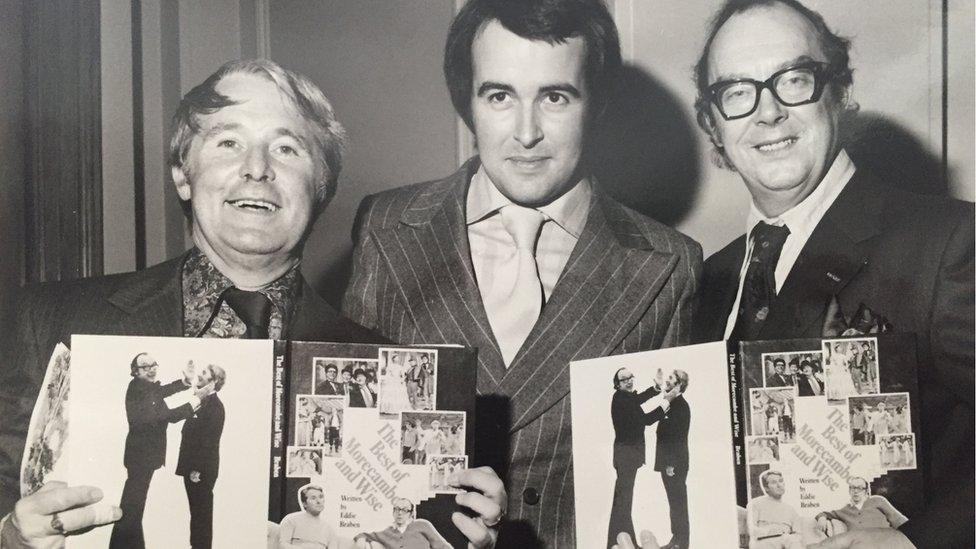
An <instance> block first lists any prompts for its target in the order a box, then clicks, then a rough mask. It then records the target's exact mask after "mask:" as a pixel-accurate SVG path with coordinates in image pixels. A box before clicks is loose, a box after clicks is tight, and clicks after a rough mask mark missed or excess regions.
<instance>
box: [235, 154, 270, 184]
mask: <svg viewBox="0 0 976 549" xmlns="http://www.w3.org/2000/svg"><path fill="white" fill-rule="evenodd" d="M269 160H270V159H269V157H268V150H267V148H266V147H253V148H251V149H248V150H247V152H246V153H245V156H244V162H243V163H242V164H241V170H240V176H241V178H242V179H252V180H254V181H265V182H267V181H274V179H275V172H274V169H273V168H272V167H271V162H270V161H269Z"/></svg>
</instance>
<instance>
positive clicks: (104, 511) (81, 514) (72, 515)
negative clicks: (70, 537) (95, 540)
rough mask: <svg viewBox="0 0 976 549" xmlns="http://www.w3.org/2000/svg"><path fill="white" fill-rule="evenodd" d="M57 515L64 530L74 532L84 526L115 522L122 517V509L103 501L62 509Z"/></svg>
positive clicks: (89, 526)
mask: <svg viewBox="0 0 976 549" xmlns="http://www.w3.org/2000/svg"><path fill="white" fill-rule="evenodd" d="M58 516H59V517H60V518H61V524H62V525H64V531H65V532H74V531H77V530H81V529H84V528H91V527H93V526H101V525H103V524H109V523H112V522H115V521H117V520H119V519H120V518H122V509H119V508H118V507H116V506H114V505H109V504H107V503H103V504H98V505H87V506H85V507H79V508H77V509H71V510H70V511H64V512H62V513H58ZM53 530H54V529H53V528H52V531H53ZM54 533H57V532H54Z"/></svg>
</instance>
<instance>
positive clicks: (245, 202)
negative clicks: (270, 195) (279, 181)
mask: <svg viewBox="0 0 976 549" xmlns="http://www.w3.org/2000/svg"><path fill="white" fill-rule="evenodd" d="M227 204H230V205H231V206H233V207H235V208H238V209H241V210H246V211H251V212H270V213H273V212H277V211H278V210H280V209H281V207H280V206H278V205H277V204H275V203H274V202H268V201H266V200H253V199H249V198H242V199H238V200H228V201H227Z"/></svg>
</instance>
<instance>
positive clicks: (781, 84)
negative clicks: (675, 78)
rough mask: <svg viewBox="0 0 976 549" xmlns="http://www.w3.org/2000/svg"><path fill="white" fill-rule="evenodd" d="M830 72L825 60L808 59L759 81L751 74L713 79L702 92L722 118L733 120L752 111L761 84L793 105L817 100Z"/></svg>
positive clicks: (743, 116) (758, 96)
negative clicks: (744, 76) (715, 80)
mask: <svg viewBox="0 0 976 549" xmlns="http://www.w3.org/2000/svg"><path fill="white" fill-rule="evenodd" d="M833 76H834V71H832V70H831V67H830V65H828V64H827V63H822V62H820V61H809V62H806V63H800V64H799V65H794V66H792V67H787V68H785V69H783V70H781V71H777V72H775V73H773V75H772V76H770V77H769V78H767V79H766V80H764V81H762V82H760V81H759V80H753V79H751V78H740V79H737V80H723V81H721V82H716V83H714V84H712V85H711V86H709V87H708V88H706V89H705V93H706V96H707V98H708V100H709V101H711V102H712V104H714V105H715V106H716V107H717V108H718V112H720V113H721V114H722V117H723V118H725V119H726V120H735V119H737V118H745V117H746V116H749V115H750V114H752V113H754V112H756V108H758V107H759V99H760V97H761V96H762V91H763V88H766V89H768V90H769V91H770V92H771V93H772V94H773V97H774V98H775V99H776V101H778V102H779V103H780V104H781V105H785V106H787V107H796V106H798V105H806V104H808V103H816V102H817V101H819V100H820V96H821V95H823V91H824V88H826V87H827V82H829V81H830V79H831V78H832V77H833Z"/></svg>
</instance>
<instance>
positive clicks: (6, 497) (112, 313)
mask: <svg viewBox="0 0 976 549" xmlns="http://www.w3.org/2000/svg"><path fill="white" fill-rule="evenodd" d="M183 259H184V258H183V257H179V258H176V259H171V260H169V261H166V262H164V263H160V264H159V265H156V266H154V267H150V268H149V269H146V270H144V271H139V272H134V273H125V274H118V275H111V276H101V277H95V278H88V279H83V280H74V281H69V282H58V283H48V284H41V285H38V286H35V287H32V288H30V289H28V290H27V291H26V292H25V294H24V295H23V296H22V297H21V300H20V305H19V308H18V315H17V326H16V334H15V335H14V336H13V338H12V339H11V340H10V341H9V344H10V349H11V350H12V351H13V357H14V358H13V360H10V361H9V362H8V361H6V360H4V361H3V362H2V363H0V516H2V515H5V514H6V513H7V512H9V511H10V510H11V509H12V508H13V505H14V503H15V502H16V501H17V499H19V497H20V458H21V454H22V452H23V448H24V440H25V438H26V436H27V427H28V424H29V422H30V416H31V412H32V410H33V407H34V400H35V398H36V397H37V394H38V391H39V389H40V386H41V382H42V381H43V379H44V372H45V370H46V369H47V361H48V359H49V358H50V356H51V352H52V351H54V346H55V345H57V343H58V342H62V341H63V342H64V343H66V344H70V342H71V341H70V338H71V334H114V335H143V336H181V335H183V292H182V288H181V272H182V265H183ZM303 285H304V286H303V290H302V298H301V300H300V301H299V303H298V304H297V305H296V309H295V312H294V314H293V316H292V320H291V323H290V325H289V326H288V331H287V334H288V337H290V338H292V339H304V340H312V341H323V340H328V341H363V342H371V341H376V340H377V337H376V336H375V335H373V334H371V333H370V332H369V331H368V330H365V329H363V328H362V327H361V326H357V325H355V324H353V323H352V322H349V321H348V320H345V319H343V318H341V317H339V315H338V314H337V313H336V311H335V310H334V309H332V307H330V306H329V305H328V304H327V303H326V302H325V301H323V300H322V298H320V297H319V296H318V295H317V294H316V293H315V291H314V290H312V288H311V287H310V286H308V284H305V283H304V282H303ZM3 336H4V337H6V336H7V334H3Z"/></svg>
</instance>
